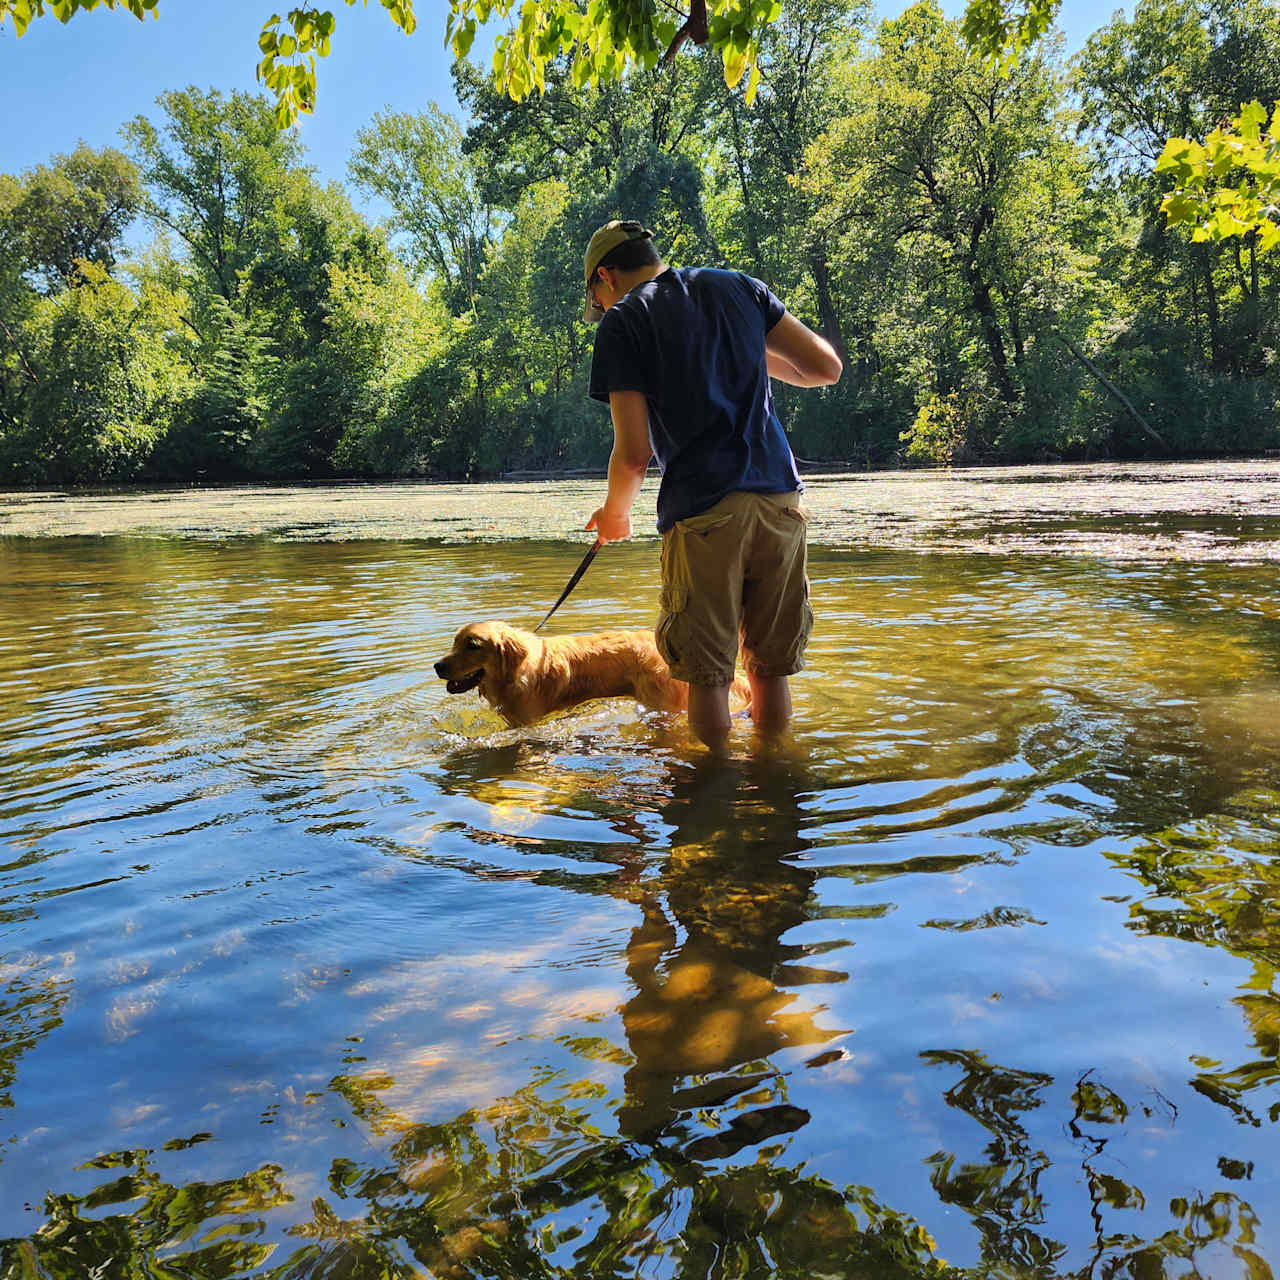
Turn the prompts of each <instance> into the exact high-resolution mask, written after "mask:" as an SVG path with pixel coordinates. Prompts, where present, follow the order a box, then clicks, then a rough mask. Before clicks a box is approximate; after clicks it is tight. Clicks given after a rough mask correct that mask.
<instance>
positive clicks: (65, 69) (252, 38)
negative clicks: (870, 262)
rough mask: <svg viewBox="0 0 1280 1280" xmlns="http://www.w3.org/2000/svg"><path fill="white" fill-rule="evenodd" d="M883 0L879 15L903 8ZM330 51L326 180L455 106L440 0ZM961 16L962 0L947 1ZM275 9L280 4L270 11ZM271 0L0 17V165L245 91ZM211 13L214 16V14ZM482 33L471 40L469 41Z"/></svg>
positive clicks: (27, 163)
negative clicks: (189, 88)
mask: <svg viewBox="0 0 1280 1280" xmlns="http://www.w3.org/2000/svg"><path fill="white" fill-rule="evenodd" d="M906 3H907V0H902V3H901V4H897V3H893V2H892V0H886V2H885V3H882V5H881V8H882V10H883V11H885V12H889V13H892V12H898V11H900V10H901V9H902V8H904V7H905V6H906ZM332 7H333V9H334V13H335V15H336V17H337V21H338V27H337V31H336V33H335V35H334V39H333V53H332V54H331V56H330V57H329V58H327V59H322V60H320V64H319V68H318V71H319V82H320V89H319V101H318V104H317V108H316V111H315V114H314V115H313V116H310V117H303V119H302V121H301V125H300V128H301V132H302V139H303V142H304V143H305V144H306V147H307V152H308V160H309V162H310V163H311V164H312V165H314V166H315V167H316V169H317V170H318V172H319V174H320V176H321V177H322V178H323V179H325V180H331V179H338V180H341V179H342V178H343V177H344V175H345V171H346V162H347V157H348V156H349V155H350V153H351V150H352V147H353V145H354V139H355V134H356V130H357V129H360V128H362V127H363V126H365V125H367V124H368V123H369V121H370V119H371V118H372V116H373V114H374V112H375V111H380V110H384V109H387V108H390V109H391V110H395V111H419V110H422V109H423V108H424V107H425V106H426V105H427V103H428V102H430V101H432V100H434V101H436V102H438V103H439V104H440V105H441V106H442V107H443V108H445V109H446V110H449V111H456V110H457V104H456V102H455V101H454V98H453V86H452V81H451V80H450V77H449V58H448V56H447V55H446V53H445V51H444V48H443V38H444V21H445V12H446V10H445V6H444V4H443V3H442V0H435V2H434V3H428V2H427V0H419V4H418V5H417V9H418V23H419V25H418V30H417V31H416V32H415V34H414V35H412V36H405V35H404V34H403V33H402V32H401V31H399V30H398V29H397V28H396V27H395V26H394V25H393V24H392V22H391V20H390V18H388V17H387V15H386V14H385V13H384V11H383V9H382V6H381V5H380V4H379V3H377V0H372V2H371V3H370V4H369V7H368V8H365V7H363V6H357V7H355V8H348V7H347V6H346V5H344V4H340V3H337V2H336V0H335V3H334V4H333V6H332ZM943 7H944V8H945V9H946V10H947V11H948V12H950V13H959V12H960V10H961V9H962V8H963V0H944V6H943ZM1116 7H1117V6H1116V5H1115V4H1113V3H1110V2H1108V0H1064V3H1063V7H1062V12H1061V14H1060V16H1059V25H1060V26H1061V27H1062V28H1063V30H1064V31H1065V32H1066V35H1067V40H1068V47H1069V48H1071V49H1075V48H1078V47H1079V45H1080V43H1081V42H1082V41H1083V40H1084V38H1085V37H1086V36H1087V35H1088V34H1089V33H1090V32H1091V31H1093V30H1095V29H1096V28H1097V27H1099V26H1101V25H1102V24H1103V23H1104V22H1107V21H1108V20H1109V19H1110V17H1111V14H1112V12H1113V10H1114V9H1115V8H1116ZM275 11H276V12H279V10H275ZM272 12H273V10H272V8H271V0H214V2H213V3H207V2H203V3H202V2H200V0H160V13H161V16H160V18H159V20H151V19H148V20H147V21H145V22H139V21H137V20H136V19H135V18H133V17H132V16H131V15H129V14H128V13H127V12H125V11H123V10H114V11H112V10H107V9H101V8H100V9H95V10H94V11H92V12H89V13H79V14H77V15H76V16H75V17H74V18H72V20H71V21H70V22H69V23H68V24H67V25H66V26H63V25H62V24H61V23H59V22H58V21H57V20H56V19H55V18H53V17H51V16H48V15H46V16H45V17H43V18H40V19H37V20H36V21H35V22H33V23H32V24H31V26H30V27H29V28H28V29H27V32H26V34H25V35H24V36H23V37H22V38H21V39H18V38H17V37H16V36H15V35H14V30H13V26H12V24H11V23H9V22H8V21H6V22H5V23H4V24H3V25H0V120H3V121H5V122H6V126H5V128H4V129H3V130H0V173H18V172H21V171H22V170H23V169H27V168H30V167H31V166H32V165H36V164H41V163H43V162H44V161H46V160H48V158H49V157H50V156H51V155H54V154H56V153H58V152H65V151H70V150H71V149H72V148H74V147H75V145H76V142H77V141H78V140H79V139H82V138H83V139H84V141H86V142H87V143H89V144H90V145H91V146H94V147H104V146H119V145H120V137H119V130H120V126H121V125H123V124H124V123H125V122H126V121H127V120H130V119H132V118H133V117H134V116H136V115H140V114H141V115H153V116H154V115H155V114H156V111H155V100H156V96H157V95H158V94H159V93H161V92H162V91H164V90H166V89H175V88H183V87H185V86H186V85H189V84H194V85H196V86H198V87H199V88H201V89H208V88H217V89H220V90H222V91H223V92H229V91H230V90H232V89H245V90H249V91H254V90H256V89H257V88H258V86H257V85H256V83H255V81H254V75H253V68H254V64H255V62H256V60H257V56H258V50H257V36H258V32H259V31H260V30H261V28H262V23H263V20H264V19H265V18H267V17H269V16H270V14H271V13H272ZM215 15H216V16H215ZM482 42H483V36H482V37H481V39H480V40H477V42H476V46H477V50H478V49H479V47H480V46H481V44H482Z"/></svg>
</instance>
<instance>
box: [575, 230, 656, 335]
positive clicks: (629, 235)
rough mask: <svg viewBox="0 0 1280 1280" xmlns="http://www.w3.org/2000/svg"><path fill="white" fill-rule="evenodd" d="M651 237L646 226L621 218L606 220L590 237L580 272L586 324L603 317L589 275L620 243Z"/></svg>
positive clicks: (583, 314) (651, 233) (598, 320)
mask: <svg viewBox="0 0 1280 1280" xmlns="http://www.w3.org/2000/svg"><path fill="white" fill-rule="evenodd" d="M652 239H653V232H652V231H650V230H649V229H648V228H647V227H643V226H641V225H640V223H638V222H628V221H626V220H624V219H621V218H614V219H613V221H612V222H606V223H605V224H604V226H603V227H601V228H600V229H599V230H598V231H597V232H596V233H595V235H593V236H592V237H591V243H590V244H589V245H587V252H586V254H585V256H584V257H583V259H582V272H583V275H584V276H585V277H586V282H587V305H586V307H585V309H584V310H583V312H582V318H583V320H585V321H586V322H587V324H599V323H600V321H601V320H603V319H604V308H603V307H601V306H599V305H598V304H597V303H596V300H595V299H594V298H593V297H592V296H591V277H592V276H593V275H595V273H596V268H597V267H598V266H599V265H600V263H601V261H602V260H603V259H604V258H605V257H606V256H607V255H608V254H611V253H612V252H613V251H614V250H615V249H616V248H617V247H618V246H619V245H620V244H626V242H627V241H628V240H652Z"/></svg>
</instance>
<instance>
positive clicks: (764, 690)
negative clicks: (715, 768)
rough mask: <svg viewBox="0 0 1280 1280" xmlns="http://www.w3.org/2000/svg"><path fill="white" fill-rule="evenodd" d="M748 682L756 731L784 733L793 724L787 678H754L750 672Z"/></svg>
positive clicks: (752, 718) (769, 733)
mask: <svg viewBox="0 0 1280 1280" xmlns="http://www.w3.org/2000/svg"><path fill="white" fill-rule="evenodd" d="M747 682H748V683H749V684H750V685H751V722H752V724H753V725H755V728H756V731H757V732H759V733H762V734H768V735H773V734H779V733H782V732H783V731H784V730H785V729H786V727H787V725H789V724H790V723H791V685H790V684H789V683H788V681H787V677H786V676H753V675H751V674H750V673H749V672H748V674H747ZM690 711H691V713H692V705H691V706H690Z"/></svg>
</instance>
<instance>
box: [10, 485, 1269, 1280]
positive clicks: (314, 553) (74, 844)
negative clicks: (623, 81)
mask: <svg viewBox="0 0 1280 1280" xmlns="http://www.w3.org/2000/svg"><path fill="white" fill-rule="evenodd" d="M807 484H808V487H809V496H808V502H809V504H810V506H811V507H812V509H813V512H814V520H813V525H812V529H813V546H812V553H811V573H810V576H811V579H812V595H813V600H814V607H815V612H816V614H817V617H818V626H817V629H816V631H815V636H814V641H813V644H812V646H811V649H810V654H809V666H808V669H807V670H806V671H805V672H804V673H803V674H802V675H801V676H800V677H798V678H797V679H796V681H795V683H794V689H795V700H796V712H797V721H796V731H795V735H794V742H793V743H792V744H791V745H790V746H789V747H786V748H778V749H774V750H771V751H761V750H753V749H752V748H751V747H750V745H749V740H748V735H747V733H746V732H745V730H744V731H743V732H741V733H740V734H739V736H738V740H737V743H736V746H735V750H734V753H733V756H732V758H731V759H730V760H729V761H728V762H727V763H723V762H722V763H717V762H712V761H709V760H708V759H707V758H706V757H705V755H704V754H703V753H702V752H700V751H699V750H698V748H697V747H696V746H695V745H693V744H692V743H691V742H690V741H689V739H688V736H687V733H686V731H685V728H684V725H683V723H682V721H680V720H679V719H674V718H668V717H664V716H662V715H657V714H653V713H648V712H643V711H639V710H637V709H636V708H635V707H633V706H630V705H627V704H622V703H598V704H595V705H593V706H590V707H586V708H583V709H581V710H579V711H578V712H575V713H573V714H570V715H568V716H565V717H563V718H560V719H556V720H553V721H550V722H547V723H544V724H543V725H540V726H538V727H536V728H533V729H527V730H519V731H515V730H509V729H506V728H504V727H503V726H502V725H501V723H500V722H499V721H498V720H497V719H496V717H494V716H493V715H492V713H490V712H488V711H487V710H486V709H484V707H483V706H482V704H480V703H479V701H478V700H477V699H476V697H475V695H466V696H463V697H459V698H449V697H447V696H446V695H445V693H444V691H443V688H442V687H441V685H440V682H439V681H437V680H436V679H435V677H434V675H433V673H432V671H431V663H432V661H433V660H434V659H435V658H437V657H438V656H440V655H441V654H442V653H443V652H444V650H445V648H446V647H447V645H448V642H449V638H450V637H451V635H452V633H453V631H454V629H455V628H456V627H457V626H458V625H460V624H461V623H462V622H464V621H467V620H470V619H475V618H481V617H502V618H506V619H508V620H509V621H511V622H515V623H518V624H521V625H532V624H533V623H534V622H536V621H537V620H538V618H540V617H541V616H542V614H543V613H544V612H545V611H546V609H547V607H549V605H550V603H551V601H552V600H554V599H555V597H556V595H557V594H558V593H559V590H560V588H561V587H562V586H563V584H564V581H565V579H566V578H567V577H568V575H569V573H570V572H571V570H572V569H573V568H574V567H575V565H576V564H577V561H578V559H579V557H580V554H581V551H582V550H583V548H584V546H585V543H586V540H587V535H585V534H581V533H576V532H574V530H576V529H577V528H578V527H579V526H580V525H581V524H582V523H583V521H584V520H585V518H586V515H587V514H588V513H589V512H590V510H591V509H592V507H593V506H594V505H595V504H596V500H597V498H598V495H599V493H600V490H601V484H600V482H591V481H570V482H561V483H556V484H543V485H538V484H520V485H517V484H508V485H493V486H428V485H386V486H381V485H380V486H330V487H316V488H307V489H297V490H292V489H291V490H274V489H243V490H217V491H206V492H160V493H138V494H103V495H87V494H86V495H80V494H73V495H59V494H47V495H33V494H11V495H0V742H2V743H3V747H2V748H0V862H2V864H3V865H2V866H0V931H2V942H0V1241H3V1242H4V1243H2V1244H0V1276H2V1277H5V1278H6V1280H7V1278H8V1277H10V1276H12V1277H15V1278H16V1277H23V1278H24V1280H26V1278H27V1277H33V1276H34V1277H41V1278H47V1280H53V1278H56V1280H62V1278H63V1277H67V1278H70V1277H75V1278H76V1280H80V1278H81V1277H84V1276H88V1275H94V1274H101V1275H104V1276H115V1275H122V1276H123V1275H157V1276H159V1275H165V1276H169V1275H172V1276H179V1275H180V1276H183V1277H199V1278H206V1277H208V1278H212V1277H233V1276H249V1275H253V1276H259V1275H260V1276H271V1277H279V1280H286V1278H288V1280H292V1278H293V1277H337V1276H343V1277H374V1276H379V1277H382V1276H394V1277H399V1276H405V1277H408V1276H449V1277H466V1276H503V1277H520V1278H524V1277H541V1276H546V1277H552V1276H570V1275H572V1276H577V1277H593V1278H594V1277H603V1276H615V1275H616V1276H623V1275H626V1276H644V1277H666V1276H681V1277H693V1276H699V1277H701V1276H706V1277H712V1276H714V1277H738V1276H741V1277H746V1276H751V1277H756V1276H761V1277H763V1276H794V1277H805V1278H806V1280H808V1278H810V1277H817V1276H841V1277H844V1276H850V1277H852V1276H859V1277H861V1276H867V1277H876V1278H877V1280H879V1278H880V1277H893V1276H902V1277H907V1276H934V1275H937V1276H960V1275H963V1276H971V1277H974V1278H975V1280H976V1278H977V1277H987V1276H993V1275H999V1276H1008V1277H1024V1276H1026V1277H1030V1276H1036V1277H1041V1276H1086V1275H1088V1276H1098V1277H1101V1276H1133V1277H1146V1276H1170V1277H1173V1276H1183V1275H1188V1276H1189V1275H1200V1276H1206V1277H1214V1278H1215V1280H1217V1278H1219V1277H1233V1276H1251V1277H1258V1276H1267V1275H1271V1274H1272V1271H1273V1270H1280V1178H1278V1176H1277V1165H1276V1161H1275V1157H1274V1149H1275V1145H1276V1136H1277V1135H1276V1125H1277V1122H1278V1121H1280V1061H1278V1054H1280V992H1277V990H1276V983H1275V967H1276V965H1277V964H1278V963H1280V908H1278V906H1277V904H1278V903H1280V589H1278V588H1277V582H1276V571H1275V563H1274V562H1275V561H1276V560H1277V559H1280V462H1270V461H1268V462H1259V463H1232V464H1185V465H1178V466H1164V467H1143V466H1133V467H1120V466H1108V467H1094V468H1053V469H1034V470H1032V469H1020V470H1016V471H999V472H963V473H962V472H957V473H948V474H930V475H925V474H915V475H907V474H902V475H890V476H838V477H837V476H831V477H816V478H812V479H807ZM651 509H652V493H651V491H650V490H646V493H645V495H644V496H643V497H642V498H641V500H640V504H638V506H637V511H638V512H644V515H643V516H641V517H640V518H639V519H637V522H636V523H637V526H638V527H642V526H643V527H646V528H647V527H648V525H649V523H650V522H649V518H648V512H649V511H651ZM656 561H657V546H656V543H655V542H654V541H653V540H652V539H651V538H647V537H642V538H639V539H637V540H636V541H635V542H633V543H629V544H620V545H615V546H610V547H608V548H606V550H605V551H604V552H602V553H601V555H600V556H598V557H597V559H596V561H595V563H594V564H593V566H592V568H591V570H590V572H589V574H588V575H587V577H586V578H585V579H584V580H583V582H582V583H581V585H580V586H579V588H578V589H577V591H576V592H575V593H574V595H573V596H572V597H571V598H570V600H569V602H568V603H567V604H566V605H565V606H564V607H563V609H562V610H561V612H560V613H559V614H557V615H556V618H555V619H554V620H553V623H552V624H551V629H552V630H554V631H559V632H561V633H567V632H571V631H589V630H596V629H600V628H604V627H612V626H617V625H629V626H632V625H633V626H646V625H649V624H651V622H652V620H653V615H654V612H655V602H656V594H657V563H656Z"/></svg>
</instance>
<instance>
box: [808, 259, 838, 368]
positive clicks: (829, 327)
mask: <svg viewBox="0 0 1280 1280" xmlns="http://www.w3.org/2000/svg"><path fill="white" fill-rule="evenodd" d="M809 266H810V268H811V269H812V271H813V287H814V289H815V291H816V293H817V300H818V316H819V318H820V320H821V322H822V336H823V337H824V338H826V340H827V341H828V342H829V343H831V345H832V346H833V347H835V349H836V354H837V355H838V356H839V357H840V359H841V360H843V359H844V358H845V350H844V339H843V337H841V334H840V317H839V315H838V314H837V313H836V304H835V301H834V300H833V298H832V297H831V266H830V264H829V263H828V262H827V251H826V249H824V248H823V247H822V246H821V245H818V246H815V247H814V248H812V249H810V250H809Z"/></svg>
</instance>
